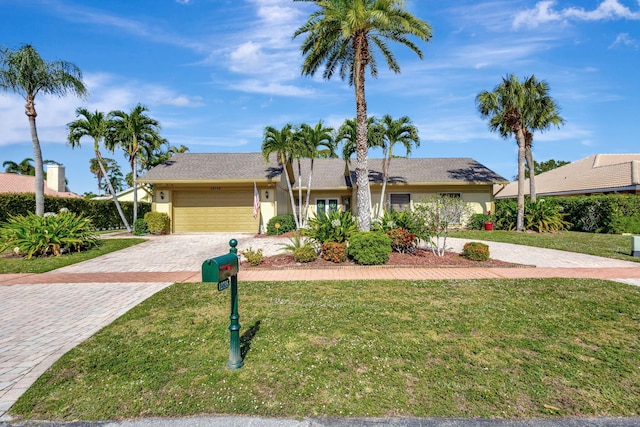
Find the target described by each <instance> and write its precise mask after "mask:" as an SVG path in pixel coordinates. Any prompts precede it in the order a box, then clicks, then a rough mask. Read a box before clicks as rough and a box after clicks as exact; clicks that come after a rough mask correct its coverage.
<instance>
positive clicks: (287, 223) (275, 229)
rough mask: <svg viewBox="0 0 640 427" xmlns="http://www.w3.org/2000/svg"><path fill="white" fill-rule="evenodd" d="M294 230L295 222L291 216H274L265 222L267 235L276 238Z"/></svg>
mask: <svg viewBox="0 0 640 427" xmlns="http://www.w3.org/2000/svg"><path fill="white" fill-rule="evenodd" d="M295 229H296V220H295V219H294V218H293V215H292V214H284V215H276V216H274V217H273V218H271V219H270V220H269V222H267V234H268V235H269V236H278V235H280V234H283V233H287V232H289V231H292V230H295Z"/></svg>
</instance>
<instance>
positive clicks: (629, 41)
mask: <svg viewBox="0 0 640 427" xmlns="http://www.w3.org/2000/svg"><path fill="white" fill-rule="evenodd" d="M617 46H625V47H633V48H637V47H638V46H639V44H638V41H637V40H635V39H633V38H631V37H630V36H629V33H621V34H618V36H617V37H616V39H615V40H614V41H613V43H611V45H609V49H613V48H614V47H617Z"/></svg>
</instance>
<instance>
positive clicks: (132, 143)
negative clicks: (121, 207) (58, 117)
mask: <svg viewBox="0 0 640 427" xmlns="http://www.w3.org/2000/svg"><path fill="white" fill-rule="evenodd" d="M147 111H149V110H148V108H147V107H145V106H143V105H140V104H138V105H136V106H135V107H133V109H132V110H131V112H130V113H125V112H124V111H121V110H116V111H111V112H110V113H109V115H108V118H109V120H110V127H109V130H108V131H107V135H106V137H105V142H106V144H107V147H109V148H113V147H115V146H119V147H120V148H122V149H123V150H124V153H125V156H126V157H127V159H128V160H129V165H130V166H131V176H132V180H133V222H134V223H135V222H136V219H137V218H138V182H137V181H138V156H139V154H140V151H141V150H143V151H144V152H145V153H149V152H152V151H153V150H154V149H155V148H157V147H159V146H160V145H161V144H163V143H165V142H166V140H165V139H164V138H162V137H161V136H160V134H159V132H160V129H161V126H160V123H159V122H158V121H157V120H155V119H152V118H151V117H149V116H148V115H146V114H145V112H147Z"/></svg>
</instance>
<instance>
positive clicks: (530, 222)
mask: <svg viewBox="0 0 640 427" xmlns="http://www.w3.org/2000/svg"><path fill="white" fill-rule="evenodd" d="M524 202H525V203H524V218H523V220H524V224H523V226H524V229H525V230H532V231H537V232H539V233H547V232H550V231H561V230H565V229H567V228H569V227H570V226H571V224H570V222H569V221H566V220H565V217H566V214H565V213H564V209H563V207H562V205H561V204H560V203H559V199H558V198H556V197H544V198H538V199H537V201H536V203H533V202H532V201H531V200H530V199H529V198H528V197H526V198H525V201H524ZM496 218H497V219H496V228H497V229H500V230H515V229H516V224H517V222H516V221H517V218H518V201H517V200H516V199H502V200H498V201H496Z"/></svg>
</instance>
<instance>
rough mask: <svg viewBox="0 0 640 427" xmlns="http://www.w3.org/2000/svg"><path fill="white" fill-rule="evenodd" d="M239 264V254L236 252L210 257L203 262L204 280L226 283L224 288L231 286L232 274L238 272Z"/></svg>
mask: <svg viewBox="0 0 640 427" xmlns="http://www.w3.org/2000/svg"><path fill="white" fill-rule="evenodd" d="M238 264H239V263H238V256H237V255H236V254H234V253H228V254H224V255H221V256H217V257H215V258H210V259H208V260H206V261H205V262H203V263H202V281H203V282H217V283H218V284H225V283H226V286H224V287H223V288H222V289H226V288H227V287H228V286H229V279H230V278H231V276H235V275H237V274H238ZM222 289H220V290H222Z"/></svg>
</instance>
